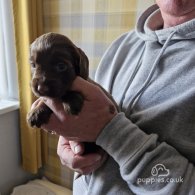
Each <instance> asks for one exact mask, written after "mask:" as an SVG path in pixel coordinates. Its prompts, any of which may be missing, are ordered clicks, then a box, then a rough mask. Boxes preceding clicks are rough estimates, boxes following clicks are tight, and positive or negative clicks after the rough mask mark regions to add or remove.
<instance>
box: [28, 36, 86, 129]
mask: <svg viewBox="0 0 195 195" xmlns="http://www.w3.org/2000/svg"><path fill="white" fill-rule="evenodd" d="M30 64H31V72H32V80H31V88H32V91H33V93H34V94H35V95H36V96H37V97H41V96H48V97H53V98H58V99H60V100H62V101H63V102H64V108H65V109H66V110H67V112H69V113H71V114H78V112H79V111H80V110H81V107H82V102H83V98H82V96H81V94H79V93H78V92H73V91H70V87H71V85H72V82H73V80H74V79H75V77H76V76H77V75H78V76H81V77H82V78H84V79H87V78H88V58H87V56H86V55H85V54H84V52H83V51H82V50H81V49H80V48H77V47H76V46H75V45H74V44H73V43H72V42H71V41H70V40H69V39H68V38H67V37H65V36H64V35H61V34H56V33H47V34H44V35H42V36H40V37H38V38H37V39H36V40H35V41H34V42H33V43H32V44H31V47H30ZM51 113H52V111H51V110H50V109H49V108H48V107H46V106H45V105H44V103H42V104H39V105H38V106H36V107H35V109H33V110H32V111H30V112H29V113H28V115H27V122H28V124H29V125H30V126H31V127H40V126H41V125H42V124H44V123H47V122H48V120H49V117H50V115H51Z"/></svg>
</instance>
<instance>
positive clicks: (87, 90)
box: [42, 0, 195, 195]
mask: <svg viewBox="0 0 195 195" xmlns="http://www.w3.org/2000/svg"><path fill="white" fill-rule="evenodd" d="M156 4H157V5H153V6H151V7H150V8H148V9H147V10H146V11H145V12H144V13H143V14H142V16H141V17H140V18H139V21H138V23H137V26H136V30H135V31H131V32H128V33H126V34H124V35H122V36H121V37H120V38H118V39H117V40H116V41H114V42H113V44H112V45H111V46H110V47H109V48H108V50H107V51H106V53H105V55H104V56H103V58H102V60H101V62H100V66H99V68H98V70H97V73H96V82H98V83H99V84H100V85H102V86H103V87H104V88H105V89H106V90H107V91H108V92H110V93H111V94H112V96H113V97H114V99H115V100H116V102H117V104H118V105H119V107H120V109H121V112H118V111H117V109H116V110H115V112H112V113H110V112H109V105H110V104H112V102H111V101H110V100H109V99H108V98H107V96H106V95H105V94H104V93H103V92H102V90H101V89H100V88H99V87H97V86H95V85H93V84H92V83H89V82H87V81H85V80H83V79H82V78H80V77H77V78H76V79H75V81H74V82H73V85H72V90H74V91H79V92H81V93H82V95H83V97H84V99H85V101H84V105H83V107H82V110H81V112H80V113H79V114H78V115H76V116H75V115H66V114H65V112H64V110H63V106H62V104H61V102H59V101H56V100H54V99H51V98H46V99H44V102H45V104H46V105H47V106H48V107H50V108H51V110H52V111H53V112H54V114H52V116H51V118H50V120H49V123H48V124H45V125H43V126H42V128H43V129H46V130H49V131H51V130H52V131H56V133H58V134H59V135H60V138H59V143H58V155H59V157H60V159H61V162H62V164H64V165H66V166H68V167H69V168H71V169H73V170H75V171H76V172H79V173H81V174H83V175H82V176H81V177H79V178H77V179H75V181H74V186H73V194H75V195H76V194H79V195H80V194H92V195H96V194H97V195H98V194H99V195H103V194H106V195H108V194H121V195H125V194H144V195H150V194H158V195H160V194H162V195H164V194H169V195H170V194H181V195H187V194H189V195H192V194H195V167H194V163H195V85H194V84H195V47H194V45H195V1H194V0H156ZM82 142H96V144H97V145H99V146H100V147H101V148H102V150H101V151H98V152H97V153H89V154H85V155H82V154H83V153H84V150H85V149H84V145H83V144H82ZM158 168H159V169H158Z"/></svg>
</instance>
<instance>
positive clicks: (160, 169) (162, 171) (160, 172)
mask: <svg viewBox="0 0 195 195" xmlns="http://www.w3.org/2000/svg"><path fill="white" fill-rule="evenodd" d="M151 174H152V176H157V177H165V176H168V175H169V169H167V168H166V167H165V166H164V165H163V164H157V165H155V166H154V167H153V168H152V170H151Z"/></svg>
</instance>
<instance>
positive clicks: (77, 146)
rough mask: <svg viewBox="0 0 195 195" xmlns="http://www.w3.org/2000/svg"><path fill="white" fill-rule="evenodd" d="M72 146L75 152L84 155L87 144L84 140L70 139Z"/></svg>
mask: <svg viewBox="0 0 195 195" xmlns="http://www.w3.org/2000/svg"><path fill="white" fill-rule="evenodd" d="M69 144H70V147H71V149H72V151H73V152H74V153H75V154H79V155H82V154H83V153H84V151H85V146H84V144H83V143H82V142H76V141H69Z"/></svg>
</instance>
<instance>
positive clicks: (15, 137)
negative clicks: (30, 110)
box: [0, 110, 33, 195]
mask: <svg viewBox="0 0 195 195" xmlns="http://www.w3.org/2000/svg"><path fill="white" fill-rule="evenodd" d="M19 137H20V134H19V124H18V110H15V111H11V112H8V113H5V114H1V115H0V194H1V195H8V194H10V193H11V191H12V189H13V186H16V185H19V184H22V183H25V182H27V181H28V180H29V179H31V178H32V177H33V176H32V175H30V174H29V173H27V172H25V171H24V170H22V168H21V154H20V141H19V140H20V139H19Z"/></svg>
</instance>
